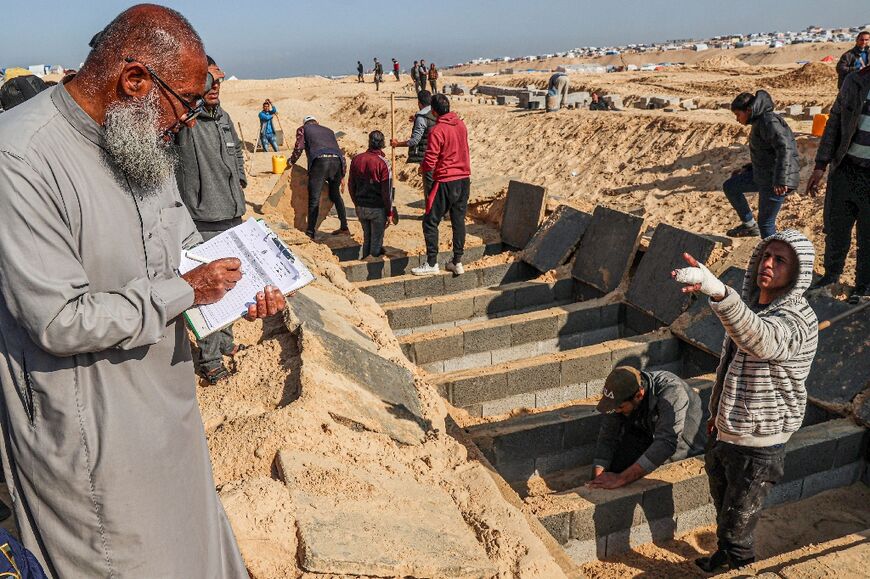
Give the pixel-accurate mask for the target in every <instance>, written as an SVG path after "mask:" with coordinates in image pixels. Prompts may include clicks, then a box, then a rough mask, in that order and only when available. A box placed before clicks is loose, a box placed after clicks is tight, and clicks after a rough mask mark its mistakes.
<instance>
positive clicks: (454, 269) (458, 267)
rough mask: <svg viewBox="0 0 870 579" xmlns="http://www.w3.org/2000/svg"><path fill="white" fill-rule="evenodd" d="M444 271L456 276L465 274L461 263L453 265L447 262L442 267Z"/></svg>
mask: <svg viewBox="0 0 870 579" xmlns="http://www.w3.org/2000/svg"><path fill="white" fill-rule="evenodd" d="M444 269H446V270H447V271H452V272H453V273H455V274H456V275H462V274H463V273H465V268H464V267H462V262H461V261H458V262H455V263H454V262H452V261H448V262H447V265H445V266H444Z"/></svg>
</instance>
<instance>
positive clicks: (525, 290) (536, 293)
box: [514, 282, 555, 309]
mask: <svg viewBox="0 0 870 579" xmlns="http://www.w3.org/2000/svg"><path fill="white" fill-rule="evenodd" d="M553 290H554V287H553V285H551V284H547V283H541V282H529V283H527V284H522V285H520V286H518V287H517V288H516V289H515V290H514V300H515V303H514V307H515V308H516V309H521V308H526V307H529V306H540V305H543V304H548V303H550V302H552V301H554V300H555V297H554V291H553Z"/></svg>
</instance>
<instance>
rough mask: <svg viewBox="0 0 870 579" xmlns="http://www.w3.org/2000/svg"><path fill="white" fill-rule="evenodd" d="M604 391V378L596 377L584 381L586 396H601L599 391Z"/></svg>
mask: <svg viewBox="0 0 870 579" xmlns="http://www.w3.org/2000/svg"><path fill="white" fill-rule="evenodd" d="M603 391H604V378H596V379H594V380H589V381H588V382H586V397H587V398H593V397H595V396H601V393H602V392H603Z"/></svg>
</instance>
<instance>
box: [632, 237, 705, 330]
mask: <svg viewBox="0 0 870 579" xmlns="http://www.w3.org/2000/svg"><path fill="white" fill-rule="evenodd" d="M715 247H716V242H715V241H713V240H712V239H710V238H708V237H702V236H700V235H698V234H695V233H692V232H690V231H685V230H682V229H677V228H676V227H673V226H671V225H668V224H666V223H660V224H659V225H658V226H657V227H656V229H655V232H654V233H653V236H652V240H650V244H649V248H648V249H647V251H646V253H645V254H644V256H643V259H641V260H640V264H639V265H638V267H637V270H636V271H635V273H634V276H633V277H632V278H631V283H630V284H629V286H628V291H627V292H626V294H625V300H626V302H628V303H630V304H632V305H633V306H636V307H637V308H638V309H640V310H641V311H643V312H646V313H648V314H650V315H652V316H654V317H655V318H657V319H658V320H661V321H662V322H664V323H665V324H670V323H672V322H673V321H674V320H675V319H677V317H678V316H679V315H680V314H681V313H683V310H685V309H686V308H687V307H688V306H689V303H690V301H691V299H692V298H691V295H690V294H683V293H681V292H680V288H679V284H678V283H676V282H675V281H674V280H672V279H671V277H670V276H669V275H667V272H670V271H672V270H673V269H674V268H677V267H683V266H684V265H685V261H684V260H683V253H684V252H688V253H689V254H691V255H692V256H694V257H695V258H696V259H697V260H698V261H700V262H701V263H704V262H706V261H707V258H709V257H710V255H711V254H712V253H713V249H714V248H715ZM662 272H665V273H664V274H663V273H662Z"/></svg>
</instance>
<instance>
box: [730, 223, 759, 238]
mask: <svg viewBox="0 0 870 579" xmlns="http://www.w3.org/2000/svg"><path fill="white" fill-rule="evenodd" d="M725 235H727V236H728V237H761V229H759V228H758V224H757V223H756V224H755V225H746V224H745V223H741V224H740V225H738V226H737V227H734V228H733V229H729V230H728V231H726V232H725Z"/></svg>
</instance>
